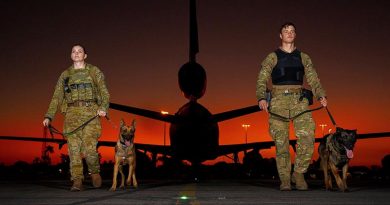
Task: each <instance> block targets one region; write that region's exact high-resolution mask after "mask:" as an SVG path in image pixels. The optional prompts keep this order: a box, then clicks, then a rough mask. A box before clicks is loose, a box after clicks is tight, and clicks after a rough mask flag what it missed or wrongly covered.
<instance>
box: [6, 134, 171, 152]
mask: <svg viewBox="0 0 390 205" xmlns="http://www.w3.org/2000/svg"><path fill="white" fill-rule="evenodd" d="M0 140H15V141H29V142H49V143H57V144H58V145H59V149H61V148H62V146H63V145H64V144H66V140H65V139H56V138H41V137H17V136H0ZM116 143H117V142H116V141H99V142H98V145H97V146H98V147H100V146H104V147H115V145H116ZM135 147H136V149H139V150H144V151H148V152H151V153H156V154H165V155H171V150H170V147H169V146H163V145H153V144H142V143H135Z"/></svg>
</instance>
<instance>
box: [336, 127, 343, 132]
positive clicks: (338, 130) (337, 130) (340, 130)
mask: <svg viewBox="0 0 390 205" xmlns="http://www.w3.org/2000/svg"><path fill="white" fill-rule="evenodd" d="M343 130H344V129H343V128H341V127H336V132H342V131H343Z"/></svg>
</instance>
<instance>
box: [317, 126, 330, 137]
mask: <svg viewBox="0 0 390 205" xmlns="http://www.w3.org/2000/svg"><path fill="white" fill-rule="evenodd" d="M319 126H320V127H321V129H322V136H324V128H325V127H326V126H328V125H327V124H320V125H319Z"/></svg>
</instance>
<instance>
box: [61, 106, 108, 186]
mask: <svg viewBox="0 0 390 205" xmlns="http://www.w3.org/2000/svg"><path fill="white" fill-rule="evenodd" d="M96 113H97V106H96V105H92V106H89V107H68V109H67V111H66V114H65V121H64V131H65V132H71V131H73V130H75V129H76V128H77V127H79V126H80V125H82V124H83V123H85V122H86V121H88V120H89V119H91V118H92V117H94V116H95V115H96ZM100 134H101V125H100V119H99V118H95V119H94V120H93V121H91V122H90V123H89V124H87V125H86V126H85V127H84V128H83V129H80V130H78V131H77V132H75V133H73V134H71V135H68V136H66V140H67V142H68V153H69V158H70V173H71V180H72V181H73V180H75V179H81V180H83V179H84V174H83V161H82V158H83V157H84V158H85V160H86V162H87V165H88V171H89V172H90V173H92V174H96V173H99V171H100V163H99V155H98V153H97V149H96V148H97V143H98V139H99V137H100Z"/></svg>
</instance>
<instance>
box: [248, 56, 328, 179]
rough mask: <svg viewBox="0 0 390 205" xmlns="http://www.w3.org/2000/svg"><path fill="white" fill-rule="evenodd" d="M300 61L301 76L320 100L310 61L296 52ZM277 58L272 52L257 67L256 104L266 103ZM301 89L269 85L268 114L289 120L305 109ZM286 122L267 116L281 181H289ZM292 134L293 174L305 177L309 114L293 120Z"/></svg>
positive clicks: (310, 142) (311, 142)
mask: <svg viewBox="0 0 390 205" xmlns="http://www.w3.org/2000/svg"><path fill="white" fill-rule="evenodd" d="M300 58H301V60H302V64H303V67H304V76H305V77H306V80H307V83H308V84H309V85H310V87H311V88H312V91H313V94H314V96H315V97H316V98H320V97H324V96H326V95H325V91H324V90H323V89H322V86H321V84H320V80H319V79H318V77H317V73H316V71H315V70H314V68H313V64H312V62H311V59H310V57H309V56H308V55H307V54H305V53H303V52H300ZM277 61H278V57H277V55H276V54H275V52H272V53H270V54H269V55H268V56H267V57H266V58H265V60H264V61H263V62H262V64H261V70H260V73H259V76H258V80H257V90H256V97H257V100H258V101H260V100H262V99H266V89H267V83H268V81H269V80H270V78H271V73H272V70H273V69H274V67H275V66H276V64H277ZM301 88H302V85H288V84H287V85H273V86H272V91H271V93H272V99H271V101H270V104H269V110H270V111H271V112H273V113H275V114H278V115H281V116H285V117H287V118H288V117H293V116H296V115H297V114H299V113H301V112H303V111H305V110H307V109H308V100H307V99H306V98H304V99H303V100H300V99H299V98H300V95H301ZM289 125H290V123H289V122H286V121H283V120H281V119H280V118H277V117H274V116H272V115H270V116H269V131H270V135H271V136H272V139H273V140H274V142H275V146H276V164H277V168H278V172H279V177H280V179H281V180H288V181H289V180H290V173H291V159H290V153H289ZM293 125H294V130H295V134H296V136H297V149H296V158H295V165H294V171H295V172H297V173H305V172H306V171H307V168H308V166H309V164H310V161H311V158H312V155H313V151H314V131H315V122H314V120H313V118H312V115H311V112H308V113H305V114H303V115H301V116H299V117H297V118H296V119H294V120H293Z"/></svg>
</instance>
